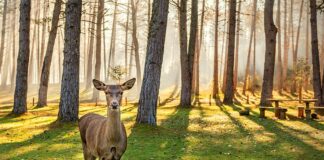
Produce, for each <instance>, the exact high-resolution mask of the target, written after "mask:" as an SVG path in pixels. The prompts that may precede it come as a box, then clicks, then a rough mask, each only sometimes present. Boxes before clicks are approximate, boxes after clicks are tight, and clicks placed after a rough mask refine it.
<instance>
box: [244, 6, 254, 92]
mask: <svg viewBox="0 0 324 160" xmlns="http://www.w3.org/2000/svg"><path fill="white" fill-rule="evenodd" d="M256 10H257V0H254V1H253V16H252V23H251V33H250V41H249V50H248V57H247V62H246V67H245V77H244V84H243V95H246V90H247V89H248V79H249V77H250V66H251V52H252V42H253V34H255V24H256V14H257V13H256ZM254 43H255V42H254ZM249 83H251V82H249Z"/></svg>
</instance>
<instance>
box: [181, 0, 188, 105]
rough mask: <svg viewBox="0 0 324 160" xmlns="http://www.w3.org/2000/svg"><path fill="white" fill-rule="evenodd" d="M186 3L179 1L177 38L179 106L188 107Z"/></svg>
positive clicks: (186, 0) (185, 0) (185, 1)
mask: <svg viewBox="0 0 324 160" xmlns="http://www.w3.org/2000/svg"><path fill="white" fill-rule="evenodd" d="M187 3H188V0H181V1H180V8H179V36H180V65H181V84H182V85H181V99H180V106H182V107H188V106H190V105H191V91H190V90H191V89H190V88H189V87H190V83H188V81H187V80H188V79H187V78H188V77H189V61H188V60H189V59H188V54H187V51H188V45H187V43H188V40H187Z"/></svg>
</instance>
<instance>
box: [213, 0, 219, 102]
mask: <svg viewBox="0 0 324 160" xmlns="http://www.w3.org/2000/svg"><path fill="white" fill-rule="evenodd" d="M218 16H219V0H216V5H215V36H214V37H215V39H214V75H213V78H214V79H213V98H218V97H219V85H218Z"/></svg>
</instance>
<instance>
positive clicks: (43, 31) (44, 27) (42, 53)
mask: <svg viewBox="0 0 324 160" xmlns="http://www.w3.org/2000/svg"><path fill="white" fill-rule="evenodd" d="M48 5H49V4H48V2H47V0H44V6H43V7H44V8H43V19H42V20H41V23H42V38H41V51H40V53H41V57H40V61H39V63H40V64H39V67H40V68H38V77H40V74H41V68H42V63H43V60H44V52H45V39H46V38H45V35H46V23H47V17H46V16H47V11H48ZM38 77H37V78H38ZM40 83H41V82H40Z"/></svg>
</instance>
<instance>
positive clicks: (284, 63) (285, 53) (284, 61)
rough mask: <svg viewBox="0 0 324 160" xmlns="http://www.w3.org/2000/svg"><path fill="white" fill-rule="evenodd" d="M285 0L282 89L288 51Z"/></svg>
mask: <svg viewBox="0 0 324 160" xmlns="http://www.w3.org/2000/svg"><path fill="white" fill-rule="evenodd" d="M287 11H288V10H287V1H284V55H283V65H282V80H283V81H282V83H283V89H284V86H285V81H286V79H287V70H288V52H289V38H288V30H287V29H288V23H287V15H288V12H287Z"/></svg>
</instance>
